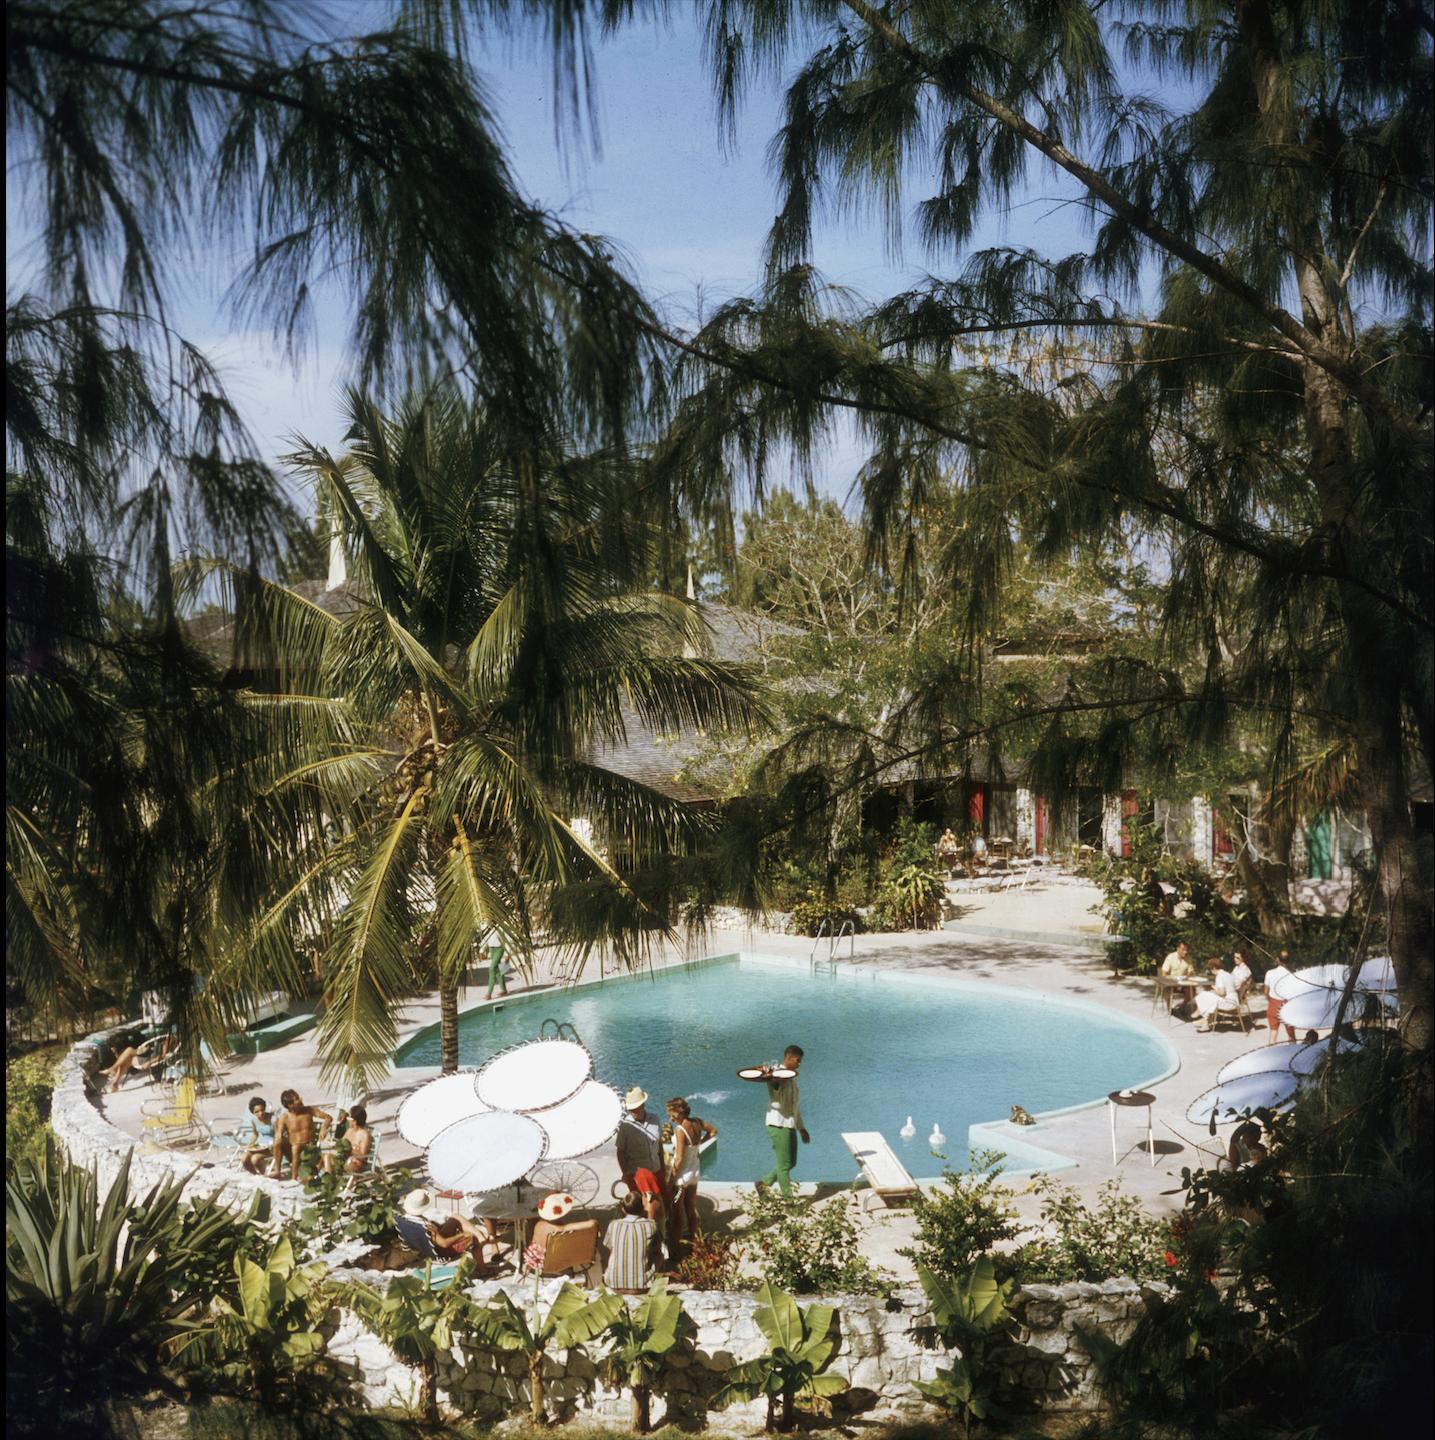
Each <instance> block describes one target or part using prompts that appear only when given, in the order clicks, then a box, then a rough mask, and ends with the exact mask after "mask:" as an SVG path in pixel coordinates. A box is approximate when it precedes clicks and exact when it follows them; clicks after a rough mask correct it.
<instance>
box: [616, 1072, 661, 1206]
mask: <svg viewBox="0 0 1435 1440" xmlns="http://www.w3.org/2000/svg"><path fill="white" fill-rule="evenodd" d="M623 1104H624V1105H625V1106H626V1107H627V1113H626V1114H625V1115H624V1116H623V1119H622V1122H621V1123H620V1124H619V1126H618V1169H619V1170H620V1171H621V1172H622V1174H623V1183H624V1184H625V1185H626V1186H627V1187H628V1189H629V1190H631V1191H633V1192H634V1193H635V1194H637V1195H640V1196H641V1197H642V1200H643V1213H644V1214H645V1215H647V1217H648V1219H649V1220H651V1221H652V1222H653V1224H654V1225H656V1226H657V1227H658V1231H659V1233H660V1234H661V1233H662V1230H663V1222H664V1219H665V1217H666V1215H667V1203H666V1202H667V1195H666V1193H665V1190H664V1184H665V1178H666V1173H667V1171H666V1167H665V1166H664V1164H663V1127H662V1123H661V1122H660V1121H659V1120H658V1118H657V1116H655V1115H649V1114H648V1092H647V1091H646V1090H644V1089H643V1088H642V1087H641V1086H640V1085H634V1086H633V1087H632V1088H631V1089H630V1090H629V1091H628V1093H627V1095H626V1096H625V1097H624V1100H623Z"/></svg>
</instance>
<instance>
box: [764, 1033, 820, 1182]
mask: <svg viewBox="0 0 1435 1440" xmlns="http://www.w3.org/2000/svg"><path fill="white" fill-rule="evenodd" d="M801 1066H802V1046H800V1045H789V1046H788V1047H787V1049H786V1050H784V1051H783V1052H782V1065H781V1066H780V1067H778V1066H773V1065H765V1066H763V1070H764V1072H765V1073H766V1078H767V1138H768V1139H769V1140H770V1141H771V1142H772V1158H773V1162H774V1163H773V1167H772V1169H771V1171H769V1173H768V1174H767V1175H765V1176H764V1177H763V1178H762V1179H761V1180H759V1181H758V1182H757V1192H758V1194H759V1195H761V1194H762V1193H763V1192H764V1191H766V1189H767V1188H768V1186H769V1185H772V1184H776V1185H777V1188H778V1189H779V1190H781V1191H782V1193H783V1195H784V1197H786V1196H789V1195H791V1194H792V1167H793V1166H794V1165H796V1164H797V1137H798V1136H799V1135H800V1136H801V1137H802V1143H803V1144H804V1145H806V1144H807V1143H808V1141H809V1138H810V1137H809V1136H808V1134H807V1130H806V1128H805V1127H804V1126H803V1123H802V1105H801V1101H800V1098H799V1095H798V1089H797V1071H798V1070H799V1069H800V1068H801ZM777 1069H782V1070H785V1071H791V1072H792V1073H791V1075H789V1076H784V1077H783V1078H781V1079H778V1078H775V1077H774V1076H773V1071H775V1070H777Z"/></svg>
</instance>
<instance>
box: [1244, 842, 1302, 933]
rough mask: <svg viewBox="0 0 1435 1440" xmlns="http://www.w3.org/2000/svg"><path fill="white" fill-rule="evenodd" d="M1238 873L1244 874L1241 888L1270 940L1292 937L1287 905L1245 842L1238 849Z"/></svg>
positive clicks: (1257, 920)
mask: <svg viewBox="0 0 1435 1440" xmlns="http://www.w3.org/2000/svg"><path fill="white" fill-rule="evenodd" d="M1236 874H1237V875H1239V876H1240V877H1241V888H1242V889H1244V890H1245V892H1246V899H1247V900H1248V901H1250V903H1251V905H1252V907H1253V908H1254V909H1255V912H1256V924H1257V925H1258V926H1259V927H1260V931H1261V934H1262V935H1263V936H1264V937H1265V938H1267V939H1269V940H1289V939H1290V938H1291V920H1290V913H1289V910H1288V908H1287V906H1288V903H1289V902H1288V901H1287V904H1282V903H1281V901H1280V900H1279V898H1278V897H1277V895H1276V892H1275V891H1274V890H1272V888H1271V886H1270V884H1269V883H1268V882H1267V880H1266V875H1265V870H1264V868H1263V866H1262V864H1261V862H1260V861H1259V860H1257V859H1256V857H1255V856H1254V855H1253V854H1252V853H1251V847H1250V845H1249V844H1243V845H1242V846H1241V847H1240V849H1238V850H1237V851H1236Z"/></svg>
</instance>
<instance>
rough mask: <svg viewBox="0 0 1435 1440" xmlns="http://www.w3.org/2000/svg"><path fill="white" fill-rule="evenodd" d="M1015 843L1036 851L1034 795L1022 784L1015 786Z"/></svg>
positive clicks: (1033, 851) (1019, 846) (1018, 846)
mask: <svg viewBox="0 0 1435 1440" xmlns="http://www.w3.org/2000/svg"><path fill="white" fill-rule="evenodd" d="M1015 838H1016V843H1017V848H1018V849H1020V848H1021V847H1022V846H1023V845H1024V846H1026V847H1027V849H1028V850H1030V851H1031V852H1032V853H1033V854H1034V853H1035V852H1036V796H1035V795H1034V794H1032V792H1031V791H1030V790H1028V789H1026V788H1025V787H1024V786H1021V785H1018V786H1017V787H1016V837H1015Z"/></svg>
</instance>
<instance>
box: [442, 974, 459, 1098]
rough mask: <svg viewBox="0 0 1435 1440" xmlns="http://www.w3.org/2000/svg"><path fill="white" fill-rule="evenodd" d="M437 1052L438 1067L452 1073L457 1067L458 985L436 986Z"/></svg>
mask: <svg viewBox="0 0 1435 1440" xmlns="http://www.w3.org/2000/svg"><path fill="white" fill-rule="evenodd" d="M438 1053H439V1069H440V1071H441V1073H443V1074H444V1075H452V1074H453V1073H454V1071H456V1070H457V1069H458V986H457V985H446V984H445V983H444V982H443V981H442V980H440V981H439V987H438Z"/></svg>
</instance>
